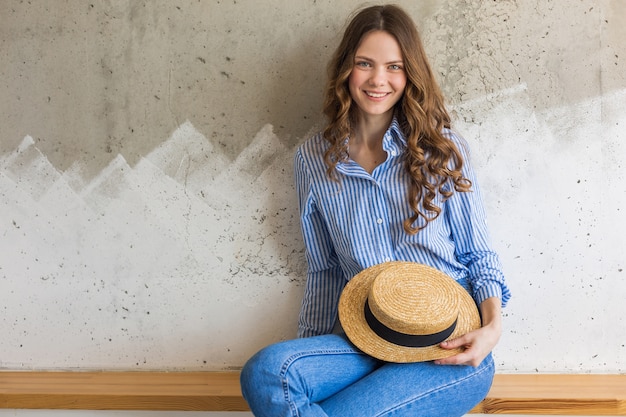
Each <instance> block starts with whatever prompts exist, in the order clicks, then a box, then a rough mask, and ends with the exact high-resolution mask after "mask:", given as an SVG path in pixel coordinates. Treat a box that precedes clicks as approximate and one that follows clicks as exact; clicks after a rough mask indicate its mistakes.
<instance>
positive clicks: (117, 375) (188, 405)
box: [0, 372, 249, 411]
mask: <svg viewBox="0 0 626 417" xmlns="http://www.w3.org/2000/svg"><path fill="white" fill-rule="evenodd" d="M0 408H15V409H20V408H29V409H63V410H155V411H156V410H159V411H248V410H249V408H248V405H247V404H246V401H245V400H244V399H243V397H242V396H241V389H240V387H239V372H0Z"/></svg>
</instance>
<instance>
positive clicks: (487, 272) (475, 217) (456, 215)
mask: <svg viewBox="0 0 626 417" xmlns="http://www.w3.org/2000/svg"><path fill="white" fill-rule="evenodd" d="M453 142H454V143H455V144H456V146H457V148H458V149H459V151H460V152H461V155H462V156H463V170H462V173H463V176H464V177H465V178H467V179H469V180H470V181H471V182H472V188H471V191H469V192H454V194H453V195H452V197H450V198H449V199H448V200H447V201H446V208H447V210H446V215H447V216H448V222H449V224H450V228H451V230H452V238H453V240H454V245H455V256H456V258H457V260H458V261H459V262H460V263H462V264H463V265H465V266H466V267H467V268H468V270H469V276H470V281H471V284H472V289H473V297H474V299H475V300H476V303H477V304H479V305H480V303H482V302H483V301H484V300H486V299H487V298H490V297H498V298H500V300H501V302H502V306H503V307H504V306H505V305H506V303H507V302H508V300H509V298H510V297H511V294H510V291H509V288H508V287H507V285H506V282H505V279H504V274H503V272H502V265H501V263H500V259H499V257H498V254H497V253H496V252H495V251H494V250H493V249H492V246H491V242H490V237H489V232H488V228H487V222H486V213H485V209H484V206H483V202H482V197H481V193H480V188H479V186H478V181H477V178H476V174H475V172H474V169H473V168H472V166H471V161H470V154H469V147H468V145H467V143H466V142H465V140H464V139H462V138H460V137H458V136H453Z"/></svg>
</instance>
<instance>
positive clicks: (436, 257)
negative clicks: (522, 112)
mask: <svg viewBox="0 0 626 417" xmlns="http://www.w3.org/2000/svg"><path fill="white" fill-rule="evenodd" d="M324 113H325V114H326V116H327V118H328V125H327V126H326V128H325V130H324V131H323V132H322V133H320V134H318V135H317V136H314V137H312V138H310V139H309V140H307V141H306V142H305V143H304V144H303V145H302V146H301V147H300V148H299V149H298V150H297V152H296V155H295V175H296V188H297V192H298V195H299V202H300V215H301V226H302V232H303V236H304V241H305V244H306V256H307V262H308V271H307V284H306V288H305V295H304V300H303V304H302V310H301V313H300V319H299V330H298V336H299V338H298V339H296V340H291V341H286V342H282V343H278V344H275V345H272V346H269V347H267V348H265V349H263V350H261V351H260V352H259V353H257V354H256V355H255V356H254V357H253V358H251V359H250V361H248V363H247V364H246V365H245V367H244V369H243V371H242V379H241V382H242V391H243V394H244V397H245V398H246V400H247V401H248V403H249V405H250V408H251V409H252V411H253V413H254V415H255V416H272V417H278V416H303V417H304V416H316V417H317V416H320V417H322V416H324V417H326V416H330V417H338V416H342V417H366V416H367V417H374V416H377V417H378V416H392V415H393V416H420V417H424V416H445V417H451V416H462V415H463V414H465V413H467V412H468V411H469V410H470V409H471V408H473V407H474V406H475V405H476V404H477V403H478V402H480V401H481V400H482V399H483V398H484V396H485V395H486V393H487V392H488V390H489V387H490V386H491V382H492V379H493V374H494V364H493V360H492V358H491V353H490V352H491V350H492V349H493V348H494V346H495V345H496V343H497V342H498V340H499V337H500V334H501V318H500V312H501V306H503V305H504V304H506V301H507V300H508V298H509V296H510V295H509V291H508V288H507V287H506V284H505V282H504V278H503V274H502V272H501V266H500V262H499V260H498V257H497V255H496V254H495V253H494V251H493V250H492V249H491V248H490V246H489V239H488V233H487V228H486V225H485V214H484V210H483V207H482V203H481V200H480V194H479V191H478V188H477V184H476V178H475V174H474V172H473V170H472V169H471V167H470V165H469V157H468V149H467V144H466V142H465V141H464V140H463V139H462V138H461V137H459V136H458V135H456V134H455V133H453V132H452V131H451V130H450V117H449V115H448V113H447V111H446V109H445V106H444V99H443V97H442V94H441V92H440V90H439V87H438V85H437V83H436V81H435V79H434V76H433V74H432V71H431V69H430V65H429V63H428V61H427V58H426V55H425V52H424V49H423V46H422V44H421V40H420V39H419V35H418V33H417V30H416V29H415V24H414V22H413V21H412V19H411V18H410V17H409V16H408V15H407V14H406V13H405V12H404V11H403V10H402V9H400V8H399V7H397V6H392V5H385V6H373V7H368V8H365V9H363V10H361V11H360V12H359V13H357V14H356V15H355V16H354V18H353V19H352V20H351V22H350V23H349V25H348V26H347V28H346V30H345V33H344V36H343V39H342V41H341V43H340V45H339V47H338V48H337V50H336V52H335V54H334V56H333V58H332V60H331V62H330V64H329V80H328V84H327V88H326V98H325V103H324ZM394 260H403V261H412V262H418V263H422V264H426V265H430V266H432V267H434V268H437V269H439V270H441V271H443V272H445V273H446V274H447V275H449V276H451V277H452V278H454V279H455V280H456V281H457V282H459V283H460V284H461V285H462V286H463V287H464V288H466V289H467V290H468V291H469V292H470V294H471V295H472V296H473V298H474V300H475V301H476V303H477V305H478V307H479V310H480V313H481V317H482V327H481V328H479V329H477V330H475V331H472V332H469V333H467V334H465V335H464V336H461V337H459V338H457V339H454V340H449V341H447V342H443V343H442V344H441V347H442V348H444V349H456V348H459V347H462V348H464V350H463V351H462V353H459V354H456V355H454V356H451V357H448V358H445V359H439V360H436V361H432V362H418V363H402V364H399V363H388V362H383V361H380V360H377V359H374V358H372V357H370V356H368V355H365V354H364V353H362V352H360V351H359V350H358V349H356V348H355V347H354V346H353V345H352V344H351V343H350V342H349V341H348V340H347V338H346V337H345V335H342V334H333V333H332V332H333V328H334V327H335V324H336V321H337V303H338V299H339V296H340V294H341V291H342V289H343V288H344V286H345V284H346V282H347V281H349V280H350V279H351V278H352V277H353V276H355V275H356V274H357V273H359V272H360V271H361V270H363V269H365V268H368V267H370V266H373V265H377V264H380V263H383V262H388V261H394Z"/></svg>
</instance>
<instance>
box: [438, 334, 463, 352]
mask: <svg viewBox="0 0 626 417" xmlns="http://www.w3.org/2000/svg"><path fill="white" fill-rule="evenodd" d="M468 343H469V341H468V340H467V338H466V337H465V336H461V337H457V338H456V339H451V340H446V341H445V342H441V344H440V345H439V346H441V347H442V348H443V349H456V348H460V347H463V346H466V345H467V344H468Z"/></svg>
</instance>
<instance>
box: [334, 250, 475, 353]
mask: <svg viewBox="0 0 626 417" xmlns="http://www.w3.org/2000/svg"><path fill="white" fill-rule="evenodd" d="M387 268H402V269H406V268H408V269H410V272H411V273H414V274H416V275H418V276H420V275H421V276H424V275H426V276H434V275H437V277H438V278H440V279H447V280H450V281H452V283H453V285H450V286H448V287H451V288H453V290H454V291H457V297H458V299H459V300H460V306H459V316H458V319H457V324H456V328H455V329H454V331H453V332H452V334H451V335H450V336H449V337H448V338H446V339H445V340H450V339H455V338H457V337H460V336H463V335H464V334H466V333H468V332H470V331H472V330H475V329H478V328H480V326H481V321H480V315H479V313H478V308H477V307H476V303H475V302H474V299H473V298H472V297H471V295H470V294H469V293H468V292H467V291H466V290H465V288H463V287H462V286H461V285H460V284H459V283H457V282H456V281H455V280H454V279H452V278H451V277H449V276H448V275H446V274H445V273H443V272H441V271H439V270H438V269H435V268H432V267H430V266H427V265H422V264H418V263H414V262H402V261H394V262H386V263H382V264H379V265H375V266H372V267H370V268H367V269H364V270H363V271H361V272H360V273H358V274H357V275H355V276H354V277H353V278H352V279H351V280H350V281H349V282H348V283H347V284H346V286H345V288H344V290H343V292H342V293H341V297H340V299H339V321H340V323H341V326H342V327H343V330H344V331H345V333H346V336H347V337H348V339H350V341H351V342H352V343H353V344H354V345H355V346H356V347H358V348H359V349H360V350H362V351H363V352H365V353H367V354H368V355H370V356H372V357H375V358H377V359H380V360H383V361H386V362H398V363H407V362H424V361H431V360H436V359H442V358H447V357H450V356H453V355H456V354H458V353H461V352H462V351H463V348H458V349H443V348H441V347H440V346H439V343H437V344H436V345H433V346H426V347H407V346H401V345H397V344H394V343H392V342H389V341H387V340H385V339H383V338H382V337H380V336H378V335H377V334H376V333H375V332H374V331H373V330H372V329H371V328H370V326H369V325H368V323H367V320H366V318H365V303H366V300H367V297H368V294H369V290H370V288H371V286H372V283H373V282H374V279H375V278H376V277H377V276H378V274H380V273H381V272H382V271H384V270H387Z"/></svg>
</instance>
